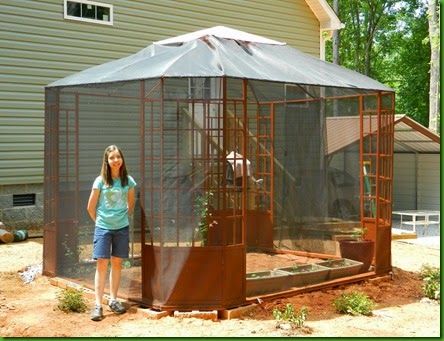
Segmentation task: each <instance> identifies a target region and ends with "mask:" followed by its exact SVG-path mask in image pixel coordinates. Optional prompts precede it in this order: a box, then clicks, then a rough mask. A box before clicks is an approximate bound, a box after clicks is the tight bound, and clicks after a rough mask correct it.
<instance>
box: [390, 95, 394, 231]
mask: <svg viewBox="0 0 444 341" xmlns="http://www.w3.org/2000/svg"><path fill="white" fill-rule="evenodd" d="M390 96H391V101H390V102H391V108H390V109H391V111H390V120H391V122H390V123H391V132H390V139H391V140H390V158H391V162H390V197H389V198H390V210H391V208H392V207H393V168H394V162H395V158H394V148H395V146H394V143H395V122H394V121H395V93H392V94H391V95H390ZM390 213H391V212H390ZM390 225H392V215H391V214H390Z"/></svg>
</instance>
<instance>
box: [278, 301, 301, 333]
mask: <svg viewBox="0 0 444 341" xmlns="http://www.w3.org/2000/svg"><path fill="white" fill-rule="evenodd" d="M307 316H308V309H307V308H306V307H302V308H301V309H300V310H299V312H295V310H294V306H293V305H292V304H290V303H287V305H286V306H285V308H284V309H282V310H280V309H279V308H274V309H273V317H274V318H275V319H276V320H278V321H285V322H289V323H290V324H291V326H292V327H293V328H302V327H303V326H304V323H305V320H306V319H307Z"/></svg>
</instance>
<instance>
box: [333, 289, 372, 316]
mask: <svg viewBox="0 0 444 341" xmlns="http://www.w3.org/2000/svg"><path fill="white" fill-rule="evenodd" d="M333 304H334V306H335V308H336V310H337V311H338V312H339V313H343V314H350V315H353V316H356V315H371V314H372V310H373V308H374V303H373V301H372V300H371V299H370V298H369V297H368V296H367V295H366V294H364V293H362V292H358V291H352V292H350V293H344V294H342V295H341V296H339V297H337V298H336V299H335V300H334V301H333Z"/></svg>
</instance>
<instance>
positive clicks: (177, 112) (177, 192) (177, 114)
mask: <svg viewBox="0 0 444 341" xmlns="http://www.w3.org/2000/svg"><path fill="white" fill-rule="evenodd" d="M179 120H180V106H179V101H177V102H176V178H177V179H179V174H180V172H179V157H180V156H179V138H180V126H179ZM180 193H181V188H180V181H177V184H176V198H175V199H176V245H177V246H179V240H180V232H179V204H180V203H179V194H180Z"/></svg>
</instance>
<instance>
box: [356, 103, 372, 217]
mask: <svg viewBox="0 0 444 341" xmlns="http://www.w3.org/2000/svg"><path fill="white" fill-rule="evenodd" d="M358 101H359V182H360V204H361V205H360V206H361V207H360V209H361V225H363V224H364V218H365V217H364V214H365V210H364V205H365V200H364V168H363V167H364V113H363V110H362V109H363V97H362V95H361V96H359V97H358ZM370 138H371V136H370Z"/></svg>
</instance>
